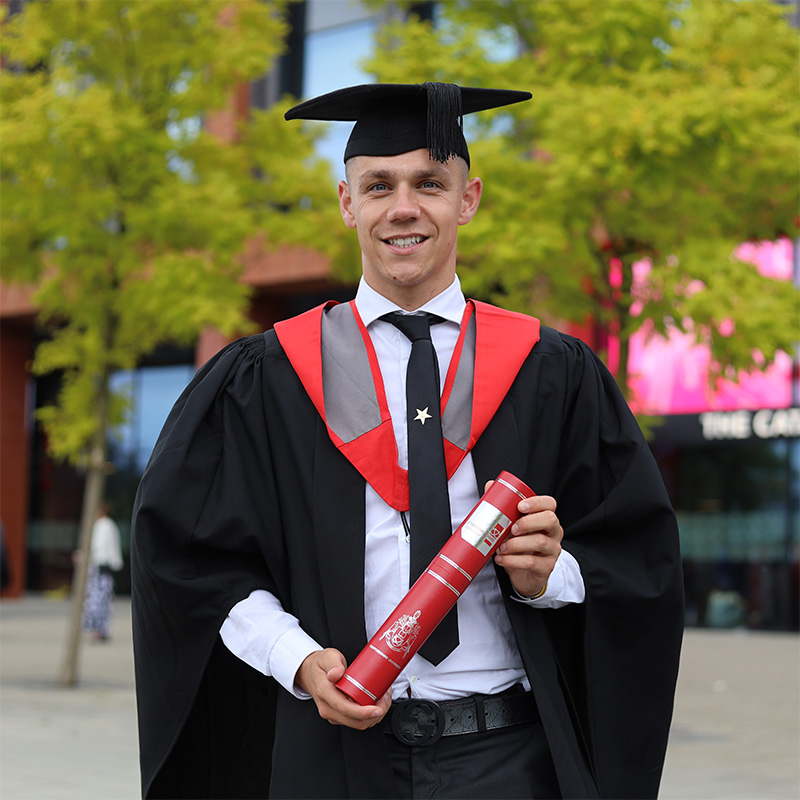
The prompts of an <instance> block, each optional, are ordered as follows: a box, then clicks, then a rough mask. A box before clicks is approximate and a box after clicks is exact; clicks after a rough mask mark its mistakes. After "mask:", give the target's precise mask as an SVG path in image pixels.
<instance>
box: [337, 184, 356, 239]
mask: <svg viewBox="0 0 800 800" xmlns="http://www.w3.org/2000/svg"><path fill="white" fill-rule="evenodd" d="M339 211H340V212H341V214H342V219H343V220H344V224H345V225H347V227H348V228H355V227H356V218H355V215H354V214H353V198H352V196H351V195H350V187H349V186H348V185H347V181H339Z"/></svg>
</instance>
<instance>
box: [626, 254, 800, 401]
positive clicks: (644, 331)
mask: <svg viewBox="0 0 800 800" xmlns="http://www.w3.org/2000/svg"><path fill="white" fill-rule="evenodd" d="M736 255H737V256H738V257H739V258H741V259H742V260H743V261H749V262H752V263H754V264H756V265H757V267H758V270H759V272H761V274H762V275H768V276H770V277H773V278H777V279H781V280H791V279H792V242H791V240H789V239H780V240H778V241H776V242H761V243H758V244H751V243H747V244H743V245H741V247H739V248H738V250H737V251H736ZM648 268H649V265H648V263H647V262H640V263H639V264H637V265H635V269H637V270H638V272H639V275H640V276H641V277H644V275H646V272H647V270H648ZM787 324H790V323H789V321H787ZM612 355H613V354H612ZM709 361H710V354H709V350H708V348H707V347H706V346H704V345H698V344H696V343H694V341H693V338H692V337H691V336H690V335H688V334H684V333H681V332H680V331H678V330H673V331H672V332H671V333H670V335H669V336H668V337H667V338H665V337H663V336H660V335H658V334H655V333H653V332H652V326H648V325H644V326H643V327H642V328H641V329H640V330H639V331H637V332H636V333H635V334H634V335H633V337H632V339H631V345H630V356H629V374H630V376H631V378H630V384H631V388H632V398H633V399H632V401H631V407H632V408H633V409H634V410H635V411H637V412H643V413H647V414H697V413H701V412H704V411H731V410H735V409H751V410H752V409H760V408H785V407H787V406H790V405H791V402H792V389H791V387H792V368H793V365H792V359H791V357H790V356H789V355H788V354H786V353H780V354H779V355H778V357H777V358H776V359H775V361H774V363H773V364H771V365H770V366H769V367H767V368H766V369H765V370H764V371H763V372H760V373H755V374H743V375H742V376H741V379H740V380H739V381H738V382H737V383H732V382H730V381H721V382H719V383H718V385H717V386H716V387H715V388H714V389H713V390H712V389H711V387H710V385H709V381H708V368H709ZM612 366H613V364H612Z"/></svg>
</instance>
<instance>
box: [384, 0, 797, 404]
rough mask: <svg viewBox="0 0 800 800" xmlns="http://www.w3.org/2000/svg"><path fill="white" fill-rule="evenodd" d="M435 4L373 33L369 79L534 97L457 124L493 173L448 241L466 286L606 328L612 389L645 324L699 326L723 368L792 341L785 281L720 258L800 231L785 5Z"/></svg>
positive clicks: (753, 362)
mask: <svg viewBox="0 0 800 800" xmlns="http://www.w3.org/2000/svg"><path fill="white" fill-rule="evenodd" d="M374 5H376V6H379V5H382V3H381V2H375V3H374ZM439 9H440V12H441V13H440V16H439V18H438V19H437V20H436V21H435V23H434V24H431V23H428V22H421V21H419V20H417V21H411V22H408V23H404V24H392V25H389V26H387V27H385V28H384V29H383V30H382V31H381V33H380V35H379V37H378V39H377V42H376V48H375V51H374V52H375V55H374V57H373V58H372V59H371V60H370V62H369V64H368V68H369V69H370V70H371V71H372V72H373V73H374V74H375V76H376V78H377V79H378V80H380V81H389V82H394V81H397V82H421V81H425V80H443V81H450V82H454V83H461V84H464V85H473V86H490V87H503V88H517V89H527V90H530V91H532V92H533V95H534V97H533V100H532V101H531V102H528V103H523V104H520V105H517V106H512V107H509V108H508V109H502V110H499V111H498V112H495V113H493V114H492V113H485V114H481V115H478V116H480V117H481V118H482V119H472V118H467V120H466V121H465V124H466V126H467V128H468V130H470V131H471V132H472V137H473V140H477V142H476V144H475V145H474V146H472V147H471V151H472V155H473V164H474V174H477V175H480V176H482V177H483V178H484V179H485V180H486V184H487V186H486V191H485V193H484V199H483V202H482V205H481V210H480V212H479V214H478V216H477V217H476V218H475V220H474V221H473V222H472V223H471V224H470V225H469V226H468V227H467V228H465V229H464V231H463V233H462V234H461V236H462V239H461V247H460V264H459V272H460V274H461V276H462V279H463V283H464V285H465V287H466V289H467V291H469V292H471V293H474V294H476V295H477V296H482V297H485V298H489V299H494V300H497V301H501V302H505V303H507V304H510V305H512V306H515V307H517V308H519V309H522V310H531V309H533V310H534V311H535V313H537V315H540V316H544V317H545V318H549V319H550V320H561V321H563V320H569V321H577V322H585V321H586V320H587V319H589V320H592V321H593V322H594V323H595V324H597V325H599V326H601V327H602V328H603V329H604V330H605V331H606V332H607V333H609V334H616V335H618V336H619V340H620V349H621V352H620V364H619V370H618V375H617V378H618V381H619V382H620V384H621V385H622V386H623V388H626V383H627V361H628V342H629V339H630V336H631V334H632V333H633V332H634V331H636V330H637V329H639V328H640V326H642V325H643V324H644V323H645V321H647V320H651V321H652V323H651V324H652V325H653V326H654V328H655V330H657V331H659V332H662V333H663V332H666V330H667V328H668V327H669V326H675V327H677V328H679V329H681V330H684V331H690V332H692V333H693V334H694V335H695V336H696V338H697V340H698V341H700V342H703V343H706V344H708V345H709V346H710V348H711V353H712V359H713V360H714V362H715V365H716V370H717V374H718V375H725V376H726V377H732V378H735V377H736V375H737V374H738V373H739V372H740V370H750V369H754V368H761V367H762V366H763V364H764V362H765V361H766V362H769V361H771V360H772V359H773V358H774V356H775V353H776V351H777V350H784V351H789V352H791V350H792V347H793V343H794V341H796V339H797V336H796V334H797V321H798V296H797V293H796V291H795V290H794V288H793V287H792V286H791V285H790V284H788V283H786V282H783V281H778V280H772V279H770V278H765V277H762V276H761V275H760V274H759V273H758V271H757V270H756V268H755V267H754V266H753V265H752V264H748V263H743V262H742V261H740V260H738V259H737V258H736V257H735V256H734V255H733V253H734V250H735V249H736V247H737V245H738V244H739V243H741V242H742V241H743V240H747V239H774V238H776V237H778V236H781V235H790V236H793V235H796V233H797V224H798V223H797V213H798V171H797V144H798V122H799V121H800V104H799V103H798V95H797V64H798V34H797V31H796V30H795V29H793V28H792V27H791V26H790V25H789V24H788V22H787V19H786V17H785V13H786V12H785V8H783V7H781V6H780V5H776V4H774V3H771V2H766V0H744V1H743V2H736V1H735V0H717V1H715V2H705V1H704V2H692V0H676V1H675V2H672V1H671V0H604V2H597V1H596V0H527V2H518V1H517V0H494V1H493V2H481V1H480V0H452V2H444V3H441V4H439ZM645 259H646V260H649V262H650V264H651V269H650V272H649V275H648V276H647V278H646V280H645V281H644V283H643V285H642V286H638V287H637V288H636V291H633V289H634V271H633V264H634V263H635V262H637V261H642V260H645ZM634 303H636V305H635V306H634ZM632 306H633V308H632ZM632 311H633V312H635V313H632Z"/></svg>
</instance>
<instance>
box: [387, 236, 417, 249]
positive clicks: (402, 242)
mask: <svg viewBox="0 0 800 800" xmlns="http://www.w3.org/2000/svg"><path fill="white" fill-rule="evenodd" d="M421 241H422V237H421V236H404V237H402V238H399V239H389V240H388V242H389V244H390V245H392V246H394V247H411V245H414V244H419V243H420V242H421Z"/></svg>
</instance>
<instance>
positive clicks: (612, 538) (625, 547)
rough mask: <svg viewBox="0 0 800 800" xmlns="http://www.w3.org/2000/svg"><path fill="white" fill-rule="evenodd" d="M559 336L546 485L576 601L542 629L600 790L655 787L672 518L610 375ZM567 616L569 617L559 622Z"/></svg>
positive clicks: (668, 669) (670, 616) (677, 580)
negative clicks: (558, 427)
mask: <svg viewBox="0 0 800 800" xmlns="http://www.w3.org/2000/svg"><path fill="white" fill-rule="evenodd" d="M562 340H563V343H564V347H565V348H566V350H567V359H566V361H565V363H566V364H567V367H566V383H567V389H566V391H565V393H564V397H565V398H566V399H565V404H566V407H565V409H564V422H565V424H564V425H563V428H562V434H561V447H560V452H559V467H558V470H557V474H558V475H559V485H558V486H557V487H556V488H555V490H554V495H555V496H556V497H557V498H558V503H559V516H560V518H561V521H562V525H563V526H564V530H565V539H564V546H565V548H567V549H569V551H570V552H571V553H572V554H573V555H574V556H575V558H576V559H577V561H578V563H579V564H580V568H581V573H582V575H583V579H584V585H585V587H586V600H585V603H584V604H583V605H582V606H580V607H574V606H573V607H571V608H569V609H565V612H566V614H565V615H564V616H562V617H560V618H558V619H552V620H550V624H549V628H550V632H551V635H552V637H553V639H554V641H555V642H556V643H557V649H560V651H561V658H560V662H561V664H562V667H563V668H564V669H565V670H570V669H572V671H573V674H572V676H571V681H570V682H571V683H572V685H573V686H577V687H579V690H578V691H575V692H574V694H573V697H574V698H575V700H576V705H578V707H579V713H580V714H581V716H582V717H583V721H584V722H583V725H584V730H585V731H586V733H587V735H588V742H587V746H588V748H589V749H590V752H591V754H592V756H591V762H592V763H593V765H594V769H595V772H596V775H595V777H596V780H597V783H598V786H599V787H600V790H601V796H603V797H616V798H625V797H639V798H641V797H651V796H652V797H655V796H656V794H657V791H658V785H659V781H660V777H661V770H662V766H663V761H664V755H665V750H666V745H667V738H668V733H669V726H670V722H671V717H672V705H673V697H674V691H675V684H676V680H677V674H678V664H679V657H680V646H681V639H682V634H683V625H684V604H683V578H682V567H681V556H680V549H679V538H678V529H677V523H676V520H675V515H674V513H673V509H672V506H671V503H670V500H669V497H668V495H667V492H666V489H665V487H664V483H663V480H662V477H661V474H660V472H659V469H658V466H657V464H656V462H655V459H654V458H653V456H652V453H651V452H650V448H649V447H648V445H647V442H646V441H645V439H644V437H643V435H642V433H641V431H640V429H639V426H638V424H637V423H636V421H635V419H634V417H633V414H632V413H631V411H630V409H629V407H628V405H627V403H626V402H625V400H624V398H623V397H622V394H621V392H620V391H619V388H618V387H617V385H616V382H615V381H614V379H613V377H612V376H611V374H610V373H609V372H608V370H607V369H606V368H605V366H604V365H603V364H602V363H601V362H600V360H599V359H598V358H597V356H596V355H595V354H594V353H593V352H592V351H591V350H590V349H589V348H588V347H586V346H585V345H584V344H583V343H581V342H579V341H578V340H575V339H572V338H570V337H565V336H562ZM559 613H561V612H559ZM569 617H572V618H573V620H575V621H578V622H579V624H576V625H569V624H564V623H566V622H567V619H568V618H569ZM576 632H577V633H576Z"/></svg>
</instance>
